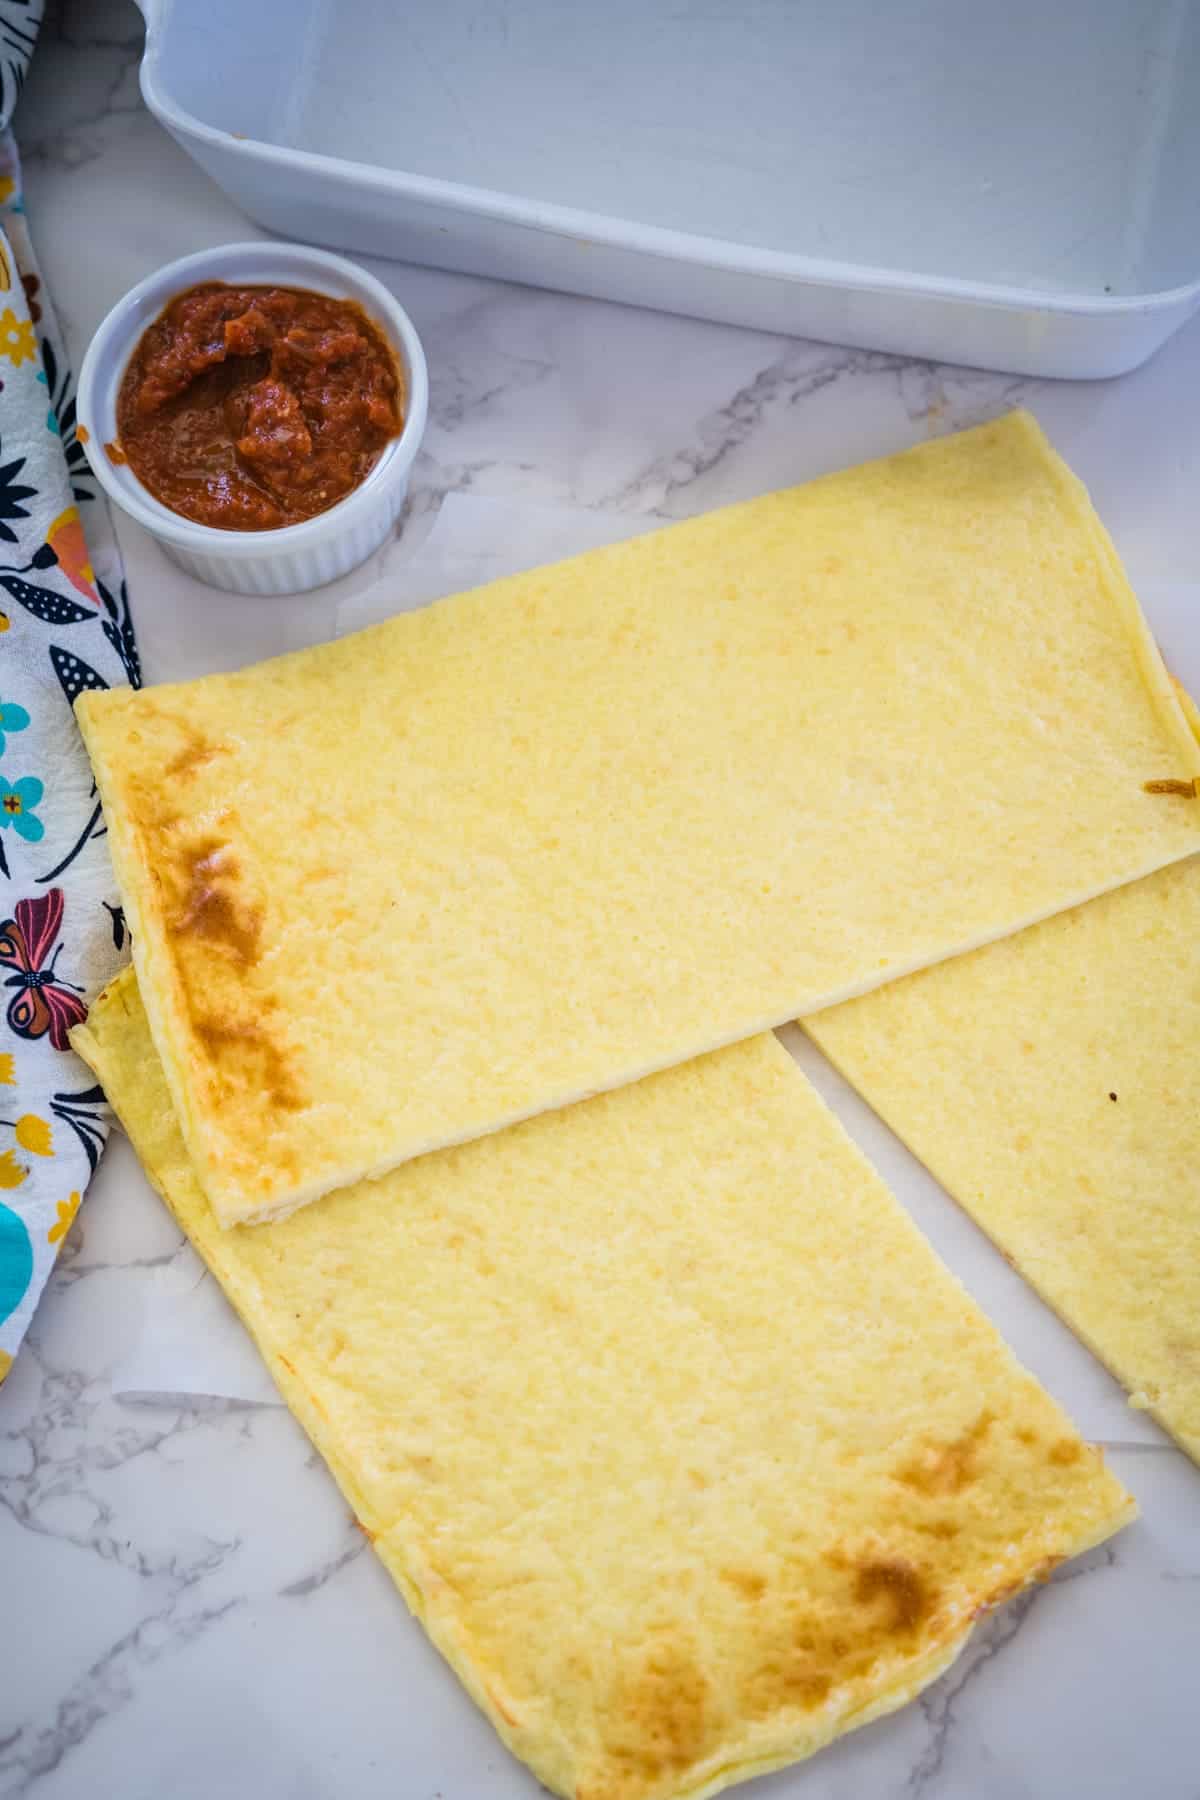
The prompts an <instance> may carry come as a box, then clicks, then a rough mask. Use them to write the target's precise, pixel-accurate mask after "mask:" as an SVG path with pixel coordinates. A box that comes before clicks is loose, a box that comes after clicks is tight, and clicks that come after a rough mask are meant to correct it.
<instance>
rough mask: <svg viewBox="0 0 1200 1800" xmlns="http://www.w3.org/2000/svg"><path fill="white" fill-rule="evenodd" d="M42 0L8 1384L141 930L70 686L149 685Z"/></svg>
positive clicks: (14, 630)
mask: <svg viewBox="0 0 1200 1800" xmlns="http://www.w3.org/2000/svg"><path fill="white" fill-rule="evenodd" d="M39 11H40V8H38V7H37V6H30V5H22V4H20V0H0V1381H3V1380H4V1377H5V1376H6V1375H7V1373H8V1371H9V1369H10V1368H11V1366H12V1360H13V1357H14V1356H15V1354H16V1350H17V1346H18V1345H19V1344H20V1342H21V1339H22V1338H23V1337H24V1335H25V1331H26V1329H27V1327H28V1325H29V1320H30V1318H31V1316H32V1313H33V1309H34V1306H35V1305H36V1303H37V1299H38V1295H39V1294H40V1293H41V1290H42V1288H43V1287H44V1286H45V1283H46V1278H47V1276H48V1275H49V1273H50V1270H51V1268H52V1267H53V1265H54V1261H55V1258H56V1257H57V1255H58V1250H59V1246H60V1245H61V1243H62V1241H63V1239H64V1237H65V1236H66V1234H67V1231H68V1229H69V1227H70V1224H71V1220H72V1219H73V1218H74V1216H75V1212H76V1210H77V1208H78V1206H79V1202H80V1198H81V1196H82V1194H83V1192H84V1189H85V1188H86V1187H87V1184H88V1181H89V1180H90V1178H91V1176H92V1174H93V1173H94V1171H95V1168H96V1164H97V1162H98V1161H99V1157H100V1152H101V1150H102V1148H103V1146H104V1140H105V1136H106V1134H107V1129H108V1119H107V1113H106V1110H105V1105H104V1096H103V1094H102V1093H101V1091H100V1089H99V1088H98V1087H96V1085H95V1083H94V1081H93V1078H92V1076H91V1074H90V1073H89V1071H88V1070H87V1069H86V1068H85V1066H84V1064H83V1063H81V1062H80V1061H79V1060H78V1058H77V1057H76V1056H75V1055H74V1054H73V1053H72V1051H71V1049H70V1047H69V1045H68V1043H67V1033H68V1031H69V1030H70V1028H71V1026H72V1025H74V1024H75V1023H76V1022H77V1021H78V1020H80V1019H82V1018H83V1016H84V1013H85V1011H86V1007H87V1002H88V1001H89V1000H90V999H91V998H92V996H93V995H94V994H95V993H96V992H97V991H98V990H99V989H100V988H101V987H102V986H103V985H104V983H105V982H106V981H107V980H108V979H109V978H110V977H111V976H112V975H113V974H114V973H115V972H116V969H117V967H118V965H119V963H120V962H121V961H122V960H123V958H122V955H121V952H122V951H123V950H124V948H125V937H126V932H125V925H124V920H123V919H122V916H121V910H120V906H119V904H118V901H117V895H116V892H115V888H114V883H113V877H112V870H111V868H110V865H109V858H108V851H107V847H106V845H105V843H104V824H103V820H102V818H101V814H100V806H99V802H98V800H97V798H96V791H95V786H94V784H93V781H92V775H91V770H90V768H89V765H88V759H87V754H86V752H85V750H84V747H83V740H82V739H81V737H80V735H79V732H78V729H77V727H76V725H75V720H74V717H73V716H72V712H71V703H72V701H73V700H74V698H75V696H76V695H77V694H78V693H80V692H81V691H82V690H83V689H84V688H96V687H110V686H114V685H116V684H117V683H119V682H125V681H132V682H133V683H134V685H135V686H136V685H137V682H138V660H137V648H136V645H135V642H134V637H133V629H132V626H131V624H130V619H129V607H128V601H127V598H126V593H125V582H124V578H123V575H122V569H121V561H120V556H119V553H118V551H117V547H116V540H115V538H114V536H113V532H112V524H111V521H110V519H109V516H108V512H107V508H106V506H105V504H104V501H103V498H102V496H101V495H100V494H99V492H98V490H97V488H96V485H95V483H94V481H93V480H92V479H91V475H90V471H89V469H88V465H87V458H86V455H85V453H84V449H83V446H82V445H81V444H80V443H79V442H78V439H77V437H76V433H75V402H74V399H73V395H72V385H71V377H70V373H69V371H68V369H67V364H66V358H65V356H64V353H63V345H62V338H61V336H60V334H59V330H58V326H57V323H56V321H55V319H54V315H53V313H52V311H51V309H50V306H49V303H48V300H47V297H46V294H45V290H44V289H43V287H42V282H41V277H40V275H39V273H38V269H37V264H36V262H35V261H34V257H33V251H32V248H31V246H30V241H29V234H28V230H27V228H26V223H25V217H24V208H23V204H22V199H21V172H20V164H19V162H18V160H17V153H16V146H15V144H14V142H13V139H12V135H11V133H10V132H9V131H8V129H7V123H8V116H9V113H10V112H11V109H12V104H13V101H14V100H15V98H16V93H17V91H18V90H19V87H20V80H21V76H22V74H23V58H25V57H27V53H28V50H29V48H31V39H32V34H33V32H35V31H36V22H37V16H38V13H39ZM84 517H86V537H85V534H84V523H83V519H84Z"/></svg>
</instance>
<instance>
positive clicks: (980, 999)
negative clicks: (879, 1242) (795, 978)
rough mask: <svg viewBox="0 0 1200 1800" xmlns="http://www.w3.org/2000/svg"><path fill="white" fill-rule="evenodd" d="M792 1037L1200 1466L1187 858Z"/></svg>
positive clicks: (1193, 870)
mask: <svg viewBox="0 0 1200 1800" xmlns="http://www.w3.org/2000/svg"><path fill="white" fill-rule="evenodd" d="M804 1026H805V1029H806V1030H807V1031H808V1032H809V1034H810V1036H812V1037H813V1038H814V1039H815V1040H816V1042H817V1043H818V1044H819V1045H820V1046H821V1049H822V1050H824V1051H825V1053H826V1055H827V1056H829V1057H830V1058H831V1059H832V1061H833V1062H834V1063H836V1064H837V1066H838V1068H839V1069H841V1070H842V1072H843V1074H845V1075H846V1076H847V1078H848V1079H849V1080H850V1081H852V1082H853V1083H854V1085H855V1087H857V1088H858V1089H859V1090H860V1091H861V1093H862V1094H863V1095H864V1097H865V1098H866V1099H867V1100H868V1101H869V1102H870V1104H871V1105H872V1106H873V1107H874V1108H875V1109H876V1111H877V1112H879V1113H881V1114H882V1116H883V1117H884V1118H885V1119H886V1120H887V1122H888V1124H889V1125H890V1126H891V1127H892V1129H893V1130H894V1131H895V1132H896V1133H897V1134H898V1135H899V1136H900V1137H902V1138H903V1139H904V1141H905V1143H906V1144H908V1146H909V1148H910V1149H912V1150H913V1151H915V1152H916V1154H917V1155H918V1156H919V1157H920V1158H921V1160H922V1162H924V1163H925V1164H927V1166H928V1167H929V1168H930V1169H931V1170H932V1171H933V1173H934V1174H935V1175H936V1176H937V1178H938V1180H939V1181H940V1182H942V1183H943V1185H944V1186H945V1187H947V1188H948V1189H949V1191H950V1192H951V1193H952V1194H953V1195H954V1197H955V1199H957V1200H958V1201H960V1202H961V1204H962V1205H963V1206H965V1207H966V1209H967V1211H968V1212H969V1213H970V1214H971V1216H972V1217H973V1218H974V1219H976V1220H978V1222H979V1224H980V1225H982V1227H983V1229H984V1230H985V1231H986V1232H987V1233H988V1235H989V1236H990V1237H992V1238H994V1239H995V1241H996V1243H997V1244H998V1245H999V1246H1000V1248H1001V1250H1003V1251H1004V1253H1005V1255H1006V1256H1007V1257H1008V1258H1009V1260H1010V1261H1011V1262H1012V1263H1014V1264H1015V1266H1016V1267H1017V1268H1018V1269H1020V1271H1021V1273H1022V1274H1023V1275H1024V1276H1026V1278H1027V1279H1028V1280H1029V1281H1030V1282H1031V1283H1032V1284H1033V1286H1034V1287H1035V1288H1036V1289H1037V1290H1038V1292H1039V1293H1040V1294H1041V1295H1042V1296H1043V1298H1044V1299H1046V1300H1048V1301H1049V1303H1050V1305H1051V1306H1053V1307H1054V1309H1055V1310H1056V1311H1057V1312H1059V1313H1061V1315H1062V1317H1063V1318H1064V1319H1065V1320H1066V1322H1067V1324H1068V1325H1070V1326H1071V1328H1072V1330H1074V1331H1076V1332H1078V1334H1079V1336H1080V1337H1081V1338H1082V1339H1083V1341H1084V1342H1085V1343H1086V1344H1087V1345H1088V1346H1089V1347H1090V1348H1091V1349H1092V1350H1094V1351H1095V1353H1096V1355H1097V1356H1099V1357H1100V1359H1101V1360H1102V1361H1103V1362H1105V1363H1106V1364H1107V1365H1108V1367H1109V1368H1110V1369H1111V1370H1112V1372H1113V1374H1114V1375H1116V1377H1117V1378H1118V1380H1120V1381H1121V1382H1123V1383H1124V1385H1125V1386H1126V1387H1127V1388H1128V1389H1129V1390H1130V1391H1131V1394H1132V1397H1133V1404H1134V1405H1135V1406H1142V1407H1148V1408H1149V1410H1150V1411H1151V1412H1152V1413H1153V1414H1154V1415H1155V1417H1156V1418H1158V1419H1159V1420H1160V1421H1161V1422H1162V1424H1163V1425H1165V1426H1166V1428H1167V1430H1168V1431H1170V1432H1171V1433H1172V1434H1173V1435H1174V1436H1175V1437H1176V1438H1178V1440H1179V1442H1180V1444H1181V1445H1182V1446H1183V1448H1184V1449H1185V1450H1186V1451H1188V1453H1189V1454H1190V1455H1191V1456H1193V1457H1195V1458H1196V1460H1197V1461H1198V1462H1200V861H1197V860H1195V859H1193V860H1191V861H1188V862H1186V863H1179V864H1177V865H1176V866H1175V867H1174V868H1171V869H1163V870H1161V871H1160V872H1159V873H1158V874H1156V875H1152V876H1150V877H1149V878H1148V879H1147V880H1145V881H1139V882H1136V883H1135V884H1134V885H1133V886H1132V887H1127V888H1122V889H1121V890H1119V891H1118V892H1117V893H1113V894H1106V895H1104V896H1103V898H1102V899H1099V900H1093V901H1092V902H1091V904H1090V905H1088V906H1081V907H1078V908H1076V909H1075V910H1074V911H1072V912H1069V913H1065V914H1063V915H1062V916H1061V917H1059V918H1056V919H1048V920H1046V922H1045V923H1044V924H1041V925H1037V926H1034V927H1033V929H1032V930H1030V931H1025V932H1022V933H1021V934H1020V936H1019V937H1015V938H1009V939H1008V940H1007V941H1006V942H1005V943H1002V944H992V945H990V946H989V947H988V948H987V949H986V950H979V951H976V952H975V954H974V955H972V956H965V957H961V958H959V959H958V960H957V961H956V962H953V963H945V964H943V965H942V966H941V967H940V968H937V969H928V970H925V971H924V972H923V973H921V974H919V975H913V976H910V977H909V978H908V980H906V981H898V982H896V983H895V984H894V985H893V986H891V987H887V988H882V989H880V991H879V992H878V993H875V994H868V995H867V996H865V997H864V998H863V999H861V1000H854V1001H851V1002H850V1003H849V1004H848V1005H846V1006H839V1007H835V1008H834V1009H833V1010H832V1011H830V1012H824V1013H819V1014H818V1015H817V1016H816V1017H815V1018H808V1019H806V1020H805V1021H804Z"/></svg>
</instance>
